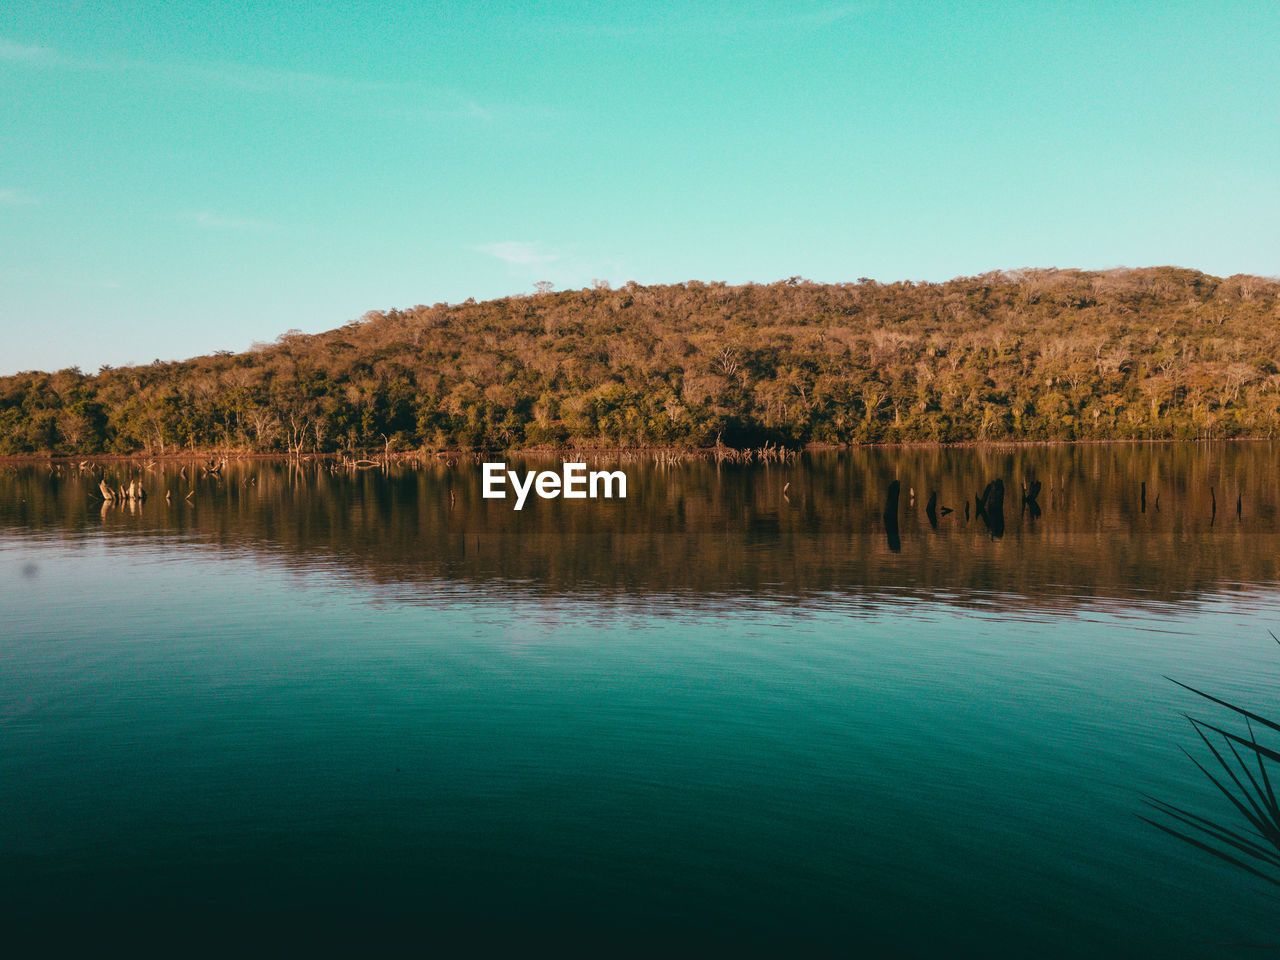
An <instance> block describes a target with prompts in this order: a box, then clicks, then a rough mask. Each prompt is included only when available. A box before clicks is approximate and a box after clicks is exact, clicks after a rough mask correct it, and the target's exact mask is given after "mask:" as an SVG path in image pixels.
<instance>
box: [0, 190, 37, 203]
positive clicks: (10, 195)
mask: <svg viewBox="0 0 1280 960" xmlns="http://www.w3.org/2000/svg"><path fill="white" fill-rule="evenodd" d="M39 202H40V201H39V200H37V199H36V198H35V197H32V196H28V195H27V194H25V193H23V192H22V191H21V190H13V189H11V188H5V189H0V207H33V206H35V205H36V204H38V203H39Z"/></svg>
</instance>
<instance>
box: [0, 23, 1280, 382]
mask: <svg viewBox="0 0 1280 960" xmlns="http://www.w3.org/2000/svg"><path fill="white" fill-rule="evenodd" d="M1158 264H1174V265H1178V266H1185V267H1193V268H1196V269H1200V270H1204V271H1206V272H1208V273H1213V274H1217V275H1222V276H1227V275H1231V274H1235V273H1252V274H1260V275H1263V276H1275V275H1277V274H1280V8H1276V7H1275V5H1274V3H1270V2H1259V3H1231V2H1212V3H1178V2H1151V3H1123V2H1106V3H1083V2H1076V3H1057V2H1048V0H1044V2H1026V3H981V2H964V3H961V2H955V3H948V2H928V3H913V2H867V3H841V2H832V3H828V2H801V3H786V2H777V0H773V2H741V3H733V2H708V3H688V2H678V0H673V2H667V3H659V4H654V3H632V2H629V0H622V2H616V3H607V4H601V3H599V2H591V3H586V2H583V3H571V2H565V3H501V2H491V3H481V2H474V3H451V2H435V3H421V2H414V3H397V2H380V3H377V4H373V3H368V4H358V3H326V2H320V0H317V2H308V3H290V4H283V3H282V4H274V5H271V6H270V8H268V7H267V6H266V5H263V4H259V3H250V2H244V3H216V2H203V3H199V4H196V3H183V2H181V0H168V2H162V3H129V2H127V0H126V2H119V3H112V4H103V3H98V2H94V3H84V4H72V3H58V2H56V0H54V2H51V0H40V2H26V0H9V2H7V3H5V4H4V5H3V6H2V7H0V374H7V373H13V372H16V371H19V370H27V369H45V370H55V369H61V368H65V367H69V366H79V367H80V368H81V369H83V370H84V371H86V372H96V371H97V370H98V369H99V367H101V366H102V365H104V364H109V365H112V366H121V365H124V364H128V363H150V362H151V361H152V360H155V359H164V360H171V359H183V358H186V357H189V356H195V355H199V354H205V353H210V352H213V351H215V350H232V351H239V350H244V349H247V348H248V347H250V345H251V344H253V343H254V342H261V341H271V340H274V339H275V338H276V337H277V336H278V335H279V334H281V333H283V332H285V331H287V330H291V329H300V330H302V331H304V332H307V333H314V332H319V331H322V330H327V329H331V328H333V327H337V326H341V325H342V324H344V323H347V322H349V321H351V320H355V319H357V318H359V317H360V316H361V315H363V314H364V313H365V312H366V311H368V310H378V309H381V310H385V309H389V308H391V307H409V306H413V305H416V304H433V303H438V302H445V303H457V302H460V301H463V300H465V299H467V298H469V297H474V298H476V299H477V300H485V299H490V298H494V297H501V296H507V295H511V294H522V293H530V292H532V290H533V285H534V284H535V283H536V282H538V281H541V280H546V281H550V282H551V283H553V284H554V285H555V287H556V288H557V289H568V288H578V287H584V286H588V285H590V284H591V283H592V282H593V281H594V280H607V281H609V282H610V283H612V284H613V285H615V286H617V285H620V284H622V283H625V282H626V281H629V280H634V281H637V282H639V283H645V284H648V283H677V282H682V281H685V280H702V281H714V280H723V281H727V282H729V283H745V282H757V283H769V282H772V281H775V280H779V279H784V278H787V277H791V276H796V275H799V276H802V277H806V278H809V279H812V280H816V281H823V282H844V281H853V280H857V279H858V278H860V277H872V278H874V279H877V280H881V281H884V282H891V281H896V280H907V279H910V280H946V279H949V278H951V277H956V276H969V275H974V274H979V273H984V272H987V271H989V270H1000V269H1017V268H1022V267H1063V268H1067V267H1079V268H1085V269H1106V268H1110V267H1116V266H1131V267H1136V266H1151V265H1158Z"/></svg>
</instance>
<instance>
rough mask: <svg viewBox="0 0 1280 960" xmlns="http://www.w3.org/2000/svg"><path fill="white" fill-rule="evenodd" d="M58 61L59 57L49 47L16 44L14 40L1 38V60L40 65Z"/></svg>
mask: <svg viewBox="0 0 1280 960" xmlns="http://www.w3.org/2000/svg"><path fill="white" fill-rule="evenodd" d="M56 59H57V57H56V56H55V55H54V53H53V51H52V50H50V49H49V48H48V47H38V46H35V45H27V44H21V43H14V42H13V41H12V40H6V39H4V38H3V37H0V60H8V61H13V62H17V63H29V64H40V63H50V62H52V61H54V60H56Z"/></svg>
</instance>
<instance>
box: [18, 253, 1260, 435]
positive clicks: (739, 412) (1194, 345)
mask: <svg viewBox="0 0 1280 960" xmlns="http://www.w3.org/2000/svg"><path fill="white" fill-rule="evenodd" d="M1278 358H1280V282H1277V281H1275V280H1268V279H1262V278H1258V277H1251V276H1233V277H1229V278H1226V279H1222V278H1218V277H1213V276H1208V275H1206V274H1203V273H1199V272H1197V271H1193V270H1184V269H1176V268H1172V267H1155V268H1149V269H1140V270H1112V271H1105V272H1087V271H1078V270H1027V271H1018V272H1013V273H1007V272H1006V273H990V274H984V275H982V276H978V277H965V278H959V279H956V280H951V281H948V282H946V283H938V284H925V283H911V282H903V283H893V284H881V283H877V282H875V281H872V280H866V279H864V280H860V281H858V282H857V283H846V284H817V283H812V282H809V281H807V280H803V279H801V278H799V277H795V278H792V279H790V280H786V281H782V282H779V283H773V284H768V285H757V284H748V285H745V286H727V285H726V284H723V283H700V282H689V283H685V284H676V285H672V286H650V287H646V286H640V285H638V284H634V283H628V284H626V285H625V286H624V287H622V288H620V289H617V290H612V289H608V288H607V287H605V286H604V285H602V284H597V286H596V287H594V288H592V289H585V290H571V291H563V292H547V293H538V294H535V295H532V296H522V297H509V298H505V299H502V300H494V301H489V302H485V303H476V302H474V301H467V302H466V303H462V304H454V305H448V304H436V305H435V306H431V307H427V306H417V307H413V308H410V309H407V310H390V311H387V312H372V313H369V314H366V315H365V316H364V317H363V318H361V319H360V320H358V321H356V322H353V323H350V324H347V325H346V326H344V327H341V328H339V329H337V330H332V331H329V332H328V333H322V334H318V335H315V336H306V335H303V334H301V333H299V332H297V331H291V332H289V333H286V334H284V335H282V336H281V337H279V338H278V339H277V340H276V341H275V342H274V343H271V344H263V345H259V346H257V347H255V348H254V349H253V350H250V351H248V352H245V353H241V354H231V353H219V354H215V355H213V356H207V357H198V358H195V359H192V360H186V361H183V362H174V363H155V364H151V365H148V366H131V367H122V368H111V367H103V368H102V369H101V370H100V371H99V372H98V373H97V374H96V375H87V374H84V373H82V372H81V371H79V370H78V369H74V368H73V369H69V370H61V371H58V372H57V373H21V374H17V375H15V376H10V377H4V378H0V453H4V454H23V453H72V454H89V453H135V452H147V453H151V454H164V453H174V452H179V451H181V450H191V449H200V450H211V449H223V450H228V451H230V450H239V451H245V452H264V453H267V452H278V453H292V454H302V453H311V452H335V451H350V452H354V451H358V450H369V449H379V450H381V449H384V448H386V449H390V450H416V449H444V448H456V447H461V448H472V449H494V450H497V449H512V448H520V447H540V446H608V447H638V446H693V447H705V446H711V445H715V444H717V443H722V444H725V445H728V446H758V445H762V444H765V443H777V444H783V445H792V446H794V445H801V444H805V443H832V444H846V443H869V442H893V441H918V440H923V441H943V442H951V441H965V440H1004V439H1038V440H1083V439H1108V438H1112V439H1121V438H1133V439H1139V438H1143V439H1148V438H1149V439H1200V438H1204V439H1209V438H1214V439H1217V438H1228V437H1240V436H1257V437H1270V436H1275V435H1277V433H1280V364H1278V363H1277V360H1278Z"/></svg>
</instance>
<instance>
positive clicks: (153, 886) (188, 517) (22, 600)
mask: <svg viewBox="0 0 1280 960" xmlns="http://www.w3.org/2000/svg"><path fill="white" fill-rule="evenodd" d="M1278 466H1280V446H1276V445H1271V444H1247V445H1243V444H1242V445H1215V446H1208V445H1185V446H1168V445H1162V446H1094V447H1080V448H1025V449H1016V450H1014V449H1011V450H1004V451H1002V450H999V449H995V450H982V451H977V450H948V451H935V450H931V451H871V452H855V453H851V454H844V455H840V456H830V457H818V458H811V459H808V460H806V461H804V462H802V463H799V464H795V465H787V466H781V467H780V466H771V467H752V468H740V467H739V468H729V467H724V468H720V469H717V468H716V467H715V466H714V465H711V464H686V465H681V466H674V467H658V466H655V465H653V464H651V463H645V462H643V461H637V462H633V463H627V464H623V469H625V470H626V471H627V473H628V477H629V483H630V490H629V493H630V496H629V498H628V499H627V500H626V501H625V502H593V501H585V502H582V501H579V502H572V503H566V502H564V501H554V502H531V503H530V504H529V505H528V506H526V508H525V509H524V510H523V511H522V512H520V513H514V512H513V511H512V510H511V508H510V502H505V503H504V502H501V501H485V500H482V499H481V498H480V483H479V468H478V467H475V466H470V465H469V466H460V467H455V468H453V469H452V470H447V469H444V468H442V467H437V466H435V465H432V466H431V467H429V468H425V469H421V470H412V469H394V470H392V471H390V472H389V473H385V474H384V473H383V472H381V471H378V470H370V471H364V472H360V473H355V474H351V473H345V472H340V473H331V472H329V470H328V469H327V468H321V467H319V466H317V465H314V464H309V465H303V466H302V467H300V468H299V467H292V468H291V467H288V466H285V465H282V464H243V465H241V464H231V465H229V466H228V467H227V470H226V475H225V476H224V477H222V478H211V477H206V478H201V479H197V480H195V481H194V482H193V481H189V480H183V479H181V478H180V477H179V476H178V475H177V467H176V466H173V467H169V466H166V467H164V468H163V470H162V469H161V468H159V467H155V468H152V469H151V470H149V471H142V469H141V468H135V469H134V470H133V471H132V472H131V471H130V470H128V469H127V468H124V467H121V466H110V467H108V468H107V474H108V477H109V479H111V481H112V482H113V483H116V482H120V481H125V482H127V480H128V479H129V478H130V477H131V476H139V475H140V476H142V477H143V479H144V482H145V484H146V486H147V487H148V489H149V490H150V491H151V493H152V496H151V498H150V499H148V500H147V501H146V503H145V504H144V505H143V506H141V507H140V508H133V509H131V508H129V507H106V508H103V507H102V505H101V504H100V503H97V502H95V501H94V500H92V499H91V497H90V495H89V494H90V491H92V490H93V489H95V488H96V484H97V473H95V472H93V471H89V472H86V473H84V474H80V473H78V472H76V471H67V470H66V469H63V470H62V471H61V472H59V473H54V474H51V473H50V471H49V470H48V469H47V468H20V469H19V468H5V469H0V914H3V915H6V916H5V923H6V926H7V929H9V930H10V931H14V934H13V935H14V936H18V935H21V936H24V937H29V936H32V935H38V936H40V937H42V938H43V940H44V942H45V944H46V945H51V946H54V947H56V946H59V945H65V944H68V943H94V944H97V945H101V944H104V943H105V942H107V941H109V940H111V939H113V938H117V937H121V936H126V937H128V938H130V939H131V940H134V941H136V942H139V943H141V944H143V945H144V946H146V945H148V944H150V945H152V946H155V945H156V944H159V945H161V947H162V948H163V947H165V946H167V947H168V948H171V949H176V945H177V944H181V945H182V948H183V949H186V948H189V947H191V946H196V947H199V946H201V945H211V944H214V943H220V941H221V938H223V937H230V938H231V939H232V940H233V943H234V945H235V946H236V947H237V948H239V949H241V950H242V951H243V950H251V949H252V948H253V947H254V946H262V945H265V944H267V943H268V942H271V943H275V941H276V940H279V941H280V942H281V943H283V944H285V945H293V946H297V945H299V944H302V943H314V942H319V943H320V944H321V945H322V946H333V945H336V944H338V943H340V942H342V941H341V940H340V939H337V938H341V937H352V938H354V939H356V940H358V941H361V942H363V943H364V944H365V945H366V946H367V947H370V948H372V949H374V950H380V951H385V950H389V949H391V948H392V947H395V946H398V945H405V944H407V945H409V946H410V947H411V949H413V950H414V952H420V953H426V952H454V951H457V950H459V949H460V948H466V947H468V946H469V947H471V948H473V949H476V950H480V951H486V950H488V949H489V948H493V949H494V950H497V949H502V950H504V951H510V950H511V949H514V948H519V947H521V946H524V947H532V946H534V945H539V944H542V945H547V944H550V945H556V946H559V947H561V948H563V949H568V950H573V951H589V952H594V953H601V954H610V953H615V952H618V951H619V950H632V951H640V952H650V951H652V952H658V951H659V950H661V951H663V952H667V953H683V952H695V951H702V952H707V951H712V952H722V953H735V954H746V955H750V954H781V953H787V952H790V953H797V952H799V953H833V954H842V955H848V954H854V955H905V956H922V957H923V956H937V955H941V954H951V955H960V956H970V955H972V956H1081V955H1092V956H1104V957H1109V956H1132V955H1139V956H1144V955H1145V956H1189V957H1190V956H1205V957H1212V956H1235V955H1240V956H1255V955H1257V952H1258V951H1257V950H1256V948H1254V947H1249V946H1242V944H1258V943H1268V944H1274V943H1280V911H1278V910H1277V909H1276V906H1277V901H1276V900H1275V899H1274V894H1273V893H1272V891H1273V890H1274V889H1275V888H1268V886H1267V885H1266V884H1264V883H1262V882H1261V881H1259V880H1258V879H1257V878H1254V877H1251V876H1249V875H1248V874H1246V873H1244V872H1243V871H1240V870H1238V869H1236V868H1234V867H1232V866H1231V865H1230V864H1227V863H1225V862H1222V861H1220V860H1216V859H1214V858H1213V857H1211V856H1209V855H1208V854H1206V853H1204V852H1202V851H1200V850H1197V849H1194V848H1192V847H1191V846H1189V845H1188V844H1185V843H1183V842H1181V841H1179V840H1177V839H1175V838H1173V837H1170V836H1168V835H1166V834H1163V833H1161V832H1160V831H1158V830H1157V829H1155V828H1154V827H1151V826H1149V825H1148V824H1146V823H1143V822H1142V821H1141V820H1139V819H1138V815H1139V814H1143V815H1147V814H1149V813H1150V810H1149V808H1146V807H1144V805H1143V799H1142V796H1143V794H1151V795H1154V796H1156V797H1159V798H1161V799H1166V800H1169V801H1171V802H1175V803H1177V804H1179V805H1181V806H1185V807H1188V808H1191V809H1193V810H1196V811H1200V812H1202V813H1203V814H1205V815H1206V816H1210V817H1215V818H1217V819H1220V820H1222V821H1224V822H1228V823H1231V824H1232V825H1233V826H1235V825H1236V819H1235V818H1234V817H1233V813H1234V812H1233V811H1232V810H1231V809H1230V808H1229V804H1228V802H1227V801H1226V798H1225V797H1223V796H1222V795H1221V794H1220V793H1217V792H1216V791H1215V790H1214V788H1213V786H1212V784H1210V783H1209V782H1208V780H1207V779H1206V778H1205V777H1204V775H1203V774H1202V773H1201V772H1200V771H1198V770H1197V769H1196V768H1195V767H1194V766H1193V764H1192V763H1191V762H1190V761H1189V760H1188V759H1187V757H1186V756H1184V755H1183V754H1182V753H1181V751H1180V748H1182V747H1185V748H1187V749H1188V750H1189V751H1191V752H1192V753H1193V754H1195V755H1196V756H1197V757H1198V758H1200V759H1202V760H1203V759H1204V757H1205V756H1207V753H1206V752H1205V751H1204V748H1203V745H1202V744H1200V745H1199V747H1198V746H1197V744H1198V741H1197V740H1196V738H1195V734H1194V731H1192V729H1191V728H1190V727H1189V725H1188V724H1187V722H1186V720H1185V719H1184V718H1183V717H1182V716H1181V713H1182V712H1184V711H1189V712H1193V713H1195V714H1197V715H1200V716H1205V717H1206V718H1208V719H1211V720H1214V721H1217V722H1223V723H1228V724H1229V723H1231V722H1232V721H1231V718H1230V716H1229V715H1226V714H1223V713H1221V712H1219V711H1217V710H1216V708H1214V707H1213V706H1212V705H1208V704H1205V703H1204V702H1203V701H1199V700H1198V699H1197V698H1195V697H1194V696H1193V695H1191V694H1188V693H1187V692H1186V691H1183V690H1181V689H1179V688H1178V687H1176V686H1175V685H1174V684H1172V683H1170V682H1169V681H1168V680H1166V679H1165V678H1164V677H1165V675H1168V676H1172V677H1176V678H1178V679H1180V680H1184V681H1186V682H1189V683H1193V684H1195V685H1197V686H1200V687H1202V688H1203V689H1207V690H1211V691H1212V692H1214V693H1215V694H1218V695H1222V696H1226V697H1228V698H1232V699H1235V700H1238V701H1240V702H1242V703H1244V704H1247V705H1248V706H1250V707H1252V708H1254V709H1256V710H1258V712H1260V713H1263V714H1268V715H1273V716H1274V715H1276V714H1280V702H1278V701H1280V698H1278V697H1277V691H1280V648H1277V647H1276V645H1275V643H1274V642H1273V641H1272V640H1271V638H1270V637H1269V636H1268V635H1267V631H1268V630H1272V629H1274V630H1277V632H1280V585H1278V582H1280V489H1278V488H1277V481H1278V480H1280V477H1278V473H1280V471H1278V470H1277V467H1278ZM188 472H189V473H190V472H191V471H188ZM997 476H999V477H1002V478H1003V479H1004V482H1005V484H1006V485H1007V486H1008V488H1009V492H1008V494H1007V496H1006V504H1005V520H1006V522H1005V527H1004V531H1003V535H1002V536H1001V537H999V538H994V537H993V536H992V534H991V531H990V530H989V529H988V527H987V526H985V525H984V524H982V523H981V522H980V521H979V520H977V519H976V518H974V517H972V516H971V517H970V519H969V520H968V521H966V520H965V517H964V512H963V510H964V505H965V503H966V502H968V503H969V504H970V505H972V499H973V495H974V494H975V493H977V492H979V491H980V490H981V489H982V487H983V486H984V485H985V483H986V482H987V481H988V480H991V479H993V478H995V477H997ZM894 478H898V479H900V480H901V482H902V490H903V492H902V501H901V511H900V520H899V531H898V537H897V542H896V543H892V544H891V538H890V536H889V535H888V531H887V530H886V527H885V522H884V520H883V519H882V516H881V514H882V511H883V502H882V498H883V491H884V487H885V486H886V484H887V483H888V481H889V480H891V479H894ZM1032 478H1034V479H1039V480H1040V481H1041V482H1042V484H1043V491H1042V492H1041V494H1040V496H1039V504H1040V506H1041V507H1042V508H1043V515H1042V516H1040V517H1038V518H1035V519H1032V517H1031V516H1030V514H1029V513H1023V512H1022V511H1021V510H1020V503H1019V499H1020V497H1019V493H1018V490H1019V487H1020V484H1021V483H1022V482H1023V480H1024V479H1032ZM1143 481H1145V482H1146V484H1147V508H1146V511H1145V512H1143V510H1142V506H1141V499H1140V489H1141V487H1140V485H1141V483H1142V482H1143ZM788 483H789V484H790V486H789V487H787V488H786V496H785V497H784V494H783V490H784V485H785V484H788ZM1211 486H1212V487H1214V494H1215V497H1216V502H1217V508H1216V516H1215V515H1213V507H1212V502H1211V499H1210V493H1209V488H1210V487H1211ZM910 487H914V488H915V491H916V495H917V496H916V501H915V503H914V504H911V503H910V502H909V495H908V490H909V488H910ZM165 488H169V489H171V490H172V491H173V492H174V497H173V502H172V503H170V504H166V503H165V501H164V499H163V495H162V493H163V490H164V489H165ZM192 488H194V489H195V494H194V496H193V498H192V500H191V501H187V500H186V498H185V494H186V492H187V491H188V490H191V489H192ZM933 490H937V491H938V492H939V503H940V504H941V505H944V506H950V507H953V508H955V509H956V511H957V512H956V513H952V514H950V515H949V516H944V517H941V518H940V519H939V522H938V526H937V529H936V530H935V529H933V528H932V527H931V525H930V523H929V521H928V519H927V518H926V516H925V512H924V506H925V501H926V498H927V496H928V493H929V492H930V491H933ZM1157 495H1159V497H1160V503H1159V510H1158V511H1157V510H1156V507H1155V498H1156V496H1157ZM1237 496H1240V497H1241V510H1240V515H1239V516H1237V513H1236V499H1237ZM788 498H789V499H788ZM893 547H896V548H897V549H893ZM175 938H178V939H175ZM264 938H269V939H264ZM179 952H181V951H179Z"/></svg>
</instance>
